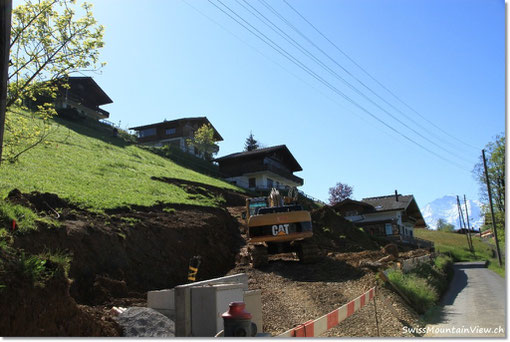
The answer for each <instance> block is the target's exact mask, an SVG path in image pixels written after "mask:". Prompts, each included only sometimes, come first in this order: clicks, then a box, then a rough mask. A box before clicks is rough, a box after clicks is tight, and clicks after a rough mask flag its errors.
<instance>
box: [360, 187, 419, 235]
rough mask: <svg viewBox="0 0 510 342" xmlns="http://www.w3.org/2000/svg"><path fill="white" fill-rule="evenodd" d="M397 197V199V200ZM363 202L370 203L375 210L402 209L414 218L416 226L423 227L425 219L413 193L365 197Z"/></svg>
mask: <svg viewBox="0 0 510 342" xmlns="http://www.w3.org/2000/svg"><path fill="white" fill-rule="evenodd" d="M397 197H398V200H397ZM362 201H363V202H365V203H368V204H370V205H372V206H373V207H374V208H375V210H377V211H391V210H404V211H406V213H407V215H409V216H411V217H414V218H415V219H416V226H417V227H425V226H426V224H425V220H424V219H423V216H422V214H421V211H420V208H418V204H417V203H416V200H415V199H414V196H413V195H400V194H399V195H398V196H396V195H389V196H379V197H367V198H363V199H362Z"/></svg>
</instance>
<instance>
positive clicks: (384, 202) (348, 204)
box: [333, 192, 427, 240]
mask: <svg viewBox="0 0 510 342" xmlns="http://www.w3.org/2000/svg"><path fill="white" fill-rule="evenodd" d="M333 209H334V210H335V211H336V212H338V213H339V214H340V215H342V216H343V217H345V218H346V219H347V220H349V221H351V222H353V223H354V224H355V225H356V226H358V227H361V228H363V229H364V230H365V231H366V232H367V233H369V234H370V235H373V236H390V237H398V238H400V239H402V240H412V239H414V228H426V226H427V225H426V224H425V220H424V219H423V216H422V214H421V212H420V209H419V208H418V204H417V203H416V200H415V199H414V196H413V195H404V196H403V195H401V194H398V192H395V195H390V196H380V197H369V198H364V199H362V200H361V201H354V200H351V199H346V200H344V201H342V202H340V203H337V204H336V205H334V206H333Z"/></svg>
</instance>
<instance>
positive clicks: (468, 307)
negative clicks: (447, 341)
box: [427, 262, 506, 337]
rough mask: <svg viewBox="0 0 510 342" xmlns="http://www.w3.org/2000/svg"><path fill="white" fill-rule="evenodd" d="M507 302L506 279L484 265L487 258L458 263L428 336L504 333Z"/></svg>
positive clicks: (480, 335)
mask: <svg viewBox="0 0 510 342" xmlns="http://www.w3.org/2000/svg"><path fill="white" fill-rule="evenodd" d="M505 303H506V287H505V279H503V278H501V277H500V276H499V275H498V274H496V273H494V272H493V271H491V270H489V269H487V268H485V263H484V262H459V263H456V264H455V265H454V276H453V280H452V282H451V284H450V288H449V289H448V292H447V293H446V294H445V296H444V298H443V299H442V300H441V304H442V305H443V307H442V309H441V311H440V312H439V313H438V315H437V317H435V322H434V323H435V324H431V325H429V326H427V327H428V328H429V331H428V334H427V336H434V337H504V336H505V332H504V329H505V318H506V316H505ZM500 327H501V328H502V329H503V331H502V330H501V329H500ZM479 328H480V329H491V331H487V330H486V331H481V330H479ZM454 329H455V330H454ZM457 329H458V330H457Z"/></svg>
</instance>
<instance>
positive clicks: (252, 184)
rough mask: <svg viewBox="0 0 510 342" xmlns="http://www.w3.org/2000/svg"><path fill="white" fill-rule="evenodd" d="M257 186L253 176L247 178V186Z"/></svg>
mask: <svg viewBox="0 0 510 342" xmlns="http://www.w3.org/2000/svg"><path fill="white" fill-rule="evenodd" d="M256 186H257V182H256V179H255V178H248V187H249V188H254V187H256Z"/></svg>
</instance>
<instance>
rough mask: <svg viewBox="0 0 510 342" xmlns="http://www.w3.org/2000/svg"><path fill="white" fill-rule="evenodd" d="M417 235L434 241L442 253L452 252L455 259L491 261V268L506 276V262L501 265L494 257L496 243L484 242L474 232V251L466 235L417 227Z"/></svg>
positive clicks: (415, 231)
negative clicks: (471, 249)
mask: <svg viewBox="0 0 510 342" xmlns="http://www.w3.org/2000/svg"><path fill="white" fill-rule="evenodd" d="M414 233H415V235H416V237H418V238H422V239H426V240H430V241H434V243H435V247H436V251H437V252H441V253H451V255H452V257H453V258H454V260H455V261H477V260H487V261H489V268H490V269H491V270H493V271H494V272H496V273H498V274H499V275H501V276H502V277H504V276H505V264H504V260H503V266H502V267H500V266H499V264H498V260H497V258H496V257H493V252H492V251H493V248H494V245H493V243H492V244H488V243H485V242H483V241H482V240H481V239H480V238H479V237H478V236H476V235H475V234H472V235H471V237H472V240H473V247H474V249H475V251H474V253H471V252H470V251H469V248H468V245H467V239H466V235H464V234H457V233H448V232H440V231H435V230H426V229H415V230H414ZM500 248H501V250H503V251H504V250H505V246H504V245H500Z"/></svg>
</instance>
